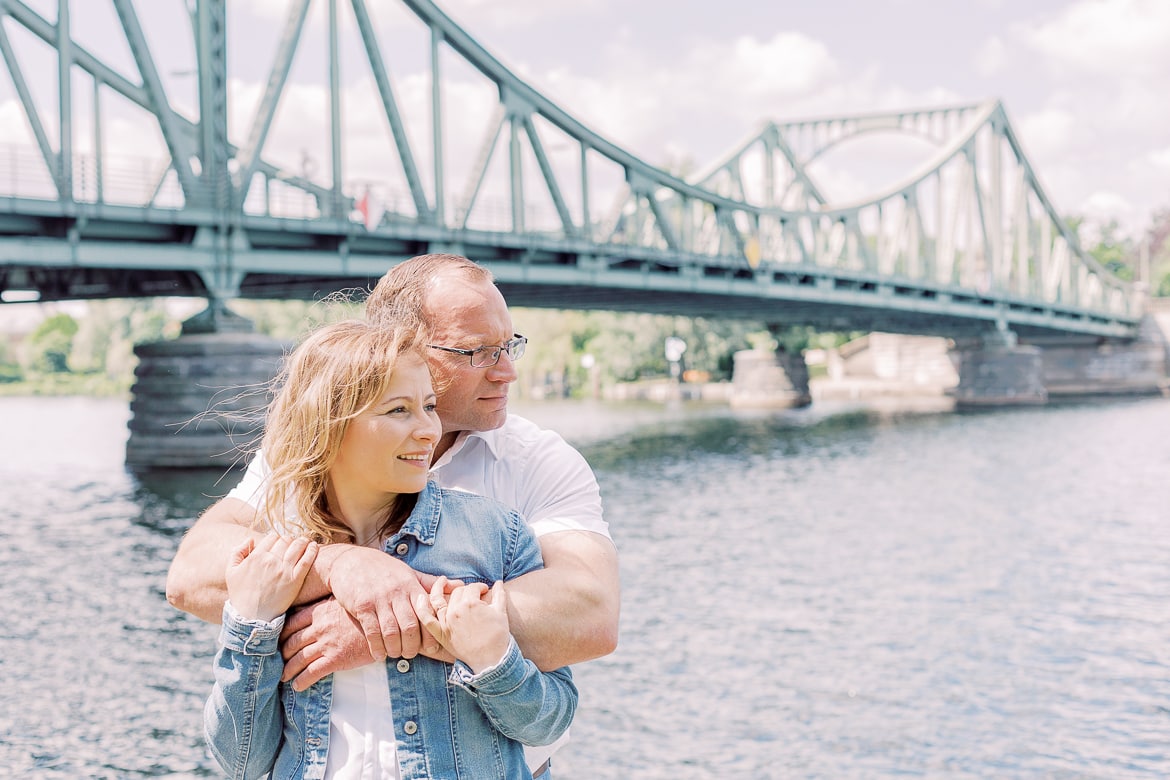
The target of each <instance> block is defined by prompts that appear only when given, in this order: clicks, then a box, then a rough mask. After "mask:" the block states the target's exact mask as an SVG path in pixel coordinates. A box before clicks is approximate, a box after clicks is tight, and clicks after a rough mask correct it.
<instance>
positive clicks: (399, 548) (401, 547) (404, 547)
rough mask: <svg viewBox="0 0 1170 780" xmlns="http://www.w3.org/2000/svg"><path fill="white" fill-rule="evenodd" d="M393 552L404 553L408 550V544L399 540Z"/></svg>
mask: <svg viewBox="0 0 1170 780" xmlns="http://www.w3.org/2000/svg"><path fill="white" fill-rule="evenodd" d="M394 552H396V553H398V554H399V555H406V554H407V553H408V552H410V545H409V544H407V543H406V542H399V543H398V546H397V547H395V548H394Z"/></svg>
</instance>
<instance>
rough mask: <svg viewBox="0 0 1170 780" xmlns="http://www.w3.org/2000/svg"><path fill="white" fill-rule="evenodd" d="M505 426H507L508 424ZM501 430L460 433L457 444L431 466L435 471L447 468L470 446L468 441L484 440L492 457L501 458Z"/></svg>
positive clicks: (456, 440)
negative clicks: (457, 455) (460, 452)
mask: <svg viewBox="0 0 1170 780" xmlns="http://www.w3.org/2000/svg"><path fill="white" fill-rule="evenodd" d="M504 424H505V425H507V423H504ZM503 427H504V426H503V425H501V426H500V428H503ZM500 428H496V429H495V430H491V431H460V432H459V435H458V436H457V437H456V438H455V443H454V444H452V445H451V448H450V449H448V450H447V451H446V452H444V453H443V455H442V457H440V458H439V459H438V460H437V461H435V463H434V464H432V465H431V469H432V470H434V469H437V468H441V467H442V466H446V465H447V464H448V463H450V462H451V460H452V459H453V458H454V457H455V455H456V454H457V453H458V452H459V451H460V450H462V449H463V448H464V447H466V446H467V445H468V441H469V440H470V439H482V440H483V442H484V444H486V445H487V447H488V449H489V450H491V453H492V457H495V458H499V457H500V452H499V447H500V437H499V435H498V434H499V431H500Z"/></svg>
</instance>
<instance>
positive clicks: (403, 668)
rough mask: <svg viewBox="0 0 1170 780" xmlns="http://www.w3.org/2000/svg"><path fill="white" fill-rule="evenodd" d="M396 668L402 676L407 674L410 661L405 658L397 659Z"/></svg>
mask: <svg viewBox="0 0 1170 780" xmlns="http://www.w3.org/2000/svg"><path fill="white" fill-rule="evenodd" d="M397 668H398V671H400V672H402V673H404V674H405V673H406V672H409V671H410V661H407V660H406V659H405V658H402V659H399V661H398V667H397Z"/></svg>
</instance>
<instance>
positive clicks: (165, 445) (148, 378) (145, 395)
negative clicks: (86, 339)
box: [126, 301, 287, 471]
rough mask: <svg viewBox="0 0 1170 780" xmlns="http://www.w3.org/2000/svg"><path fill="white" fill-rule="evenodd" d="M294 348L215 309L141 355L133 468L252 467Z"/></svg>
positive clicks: (133, 407) (130, 444)
mask: <svg viewBox="0 0 1170 780" xmlns="http://www.w3.org/2000/svg"><path fill="white" fill-rule="evenodd" d="M286 346H287V345H286V344H284V343H283V342H279V341H277V340H275V339H271V338H268V337H267V336H262V335H259V334H257V333H254V332H253V329H252V323H251V322H250V321H249V320H247V319H244V318H243V317H240V316H239V315H238V314H235V313H234V312H232V311H231V310H230V309H228V308H227V307H226V306H224V305H223V303H222V302H220V301H212V302H211V303H210V304H209V305H208V308H207V309H205V310H204V311H202V312H200V313H199V314H196V315H195V316H194V317H192V318H191V319H189V320H187V321H186V322H184V323H183V331H182V334H181V335H180V336H179V338H177V339H172V340H169V341H156V342H152V343H149V344H140V345H138V346H137V347H135V348H134V353H135V354H136V355H137V356H138V359H139V363H138V367H137V369H135V372H134V373H135V377H136V381H135V383H134V386H133V387H132V388H131V395H132V398H131V401H130V411H131V419H130V423H129V427H130V438H129V440H128V441H127V443H126V465H127V466H129V467H130V468H131V469H135V470H140V471H147V470H151V469H157V468H191V469H195V468H227V467H230V466H233V465H238V464H242V463H246V462H247V454H246V453H247V451H248V449H249V448H250V447H252V446H255V445H258V444H259V437H260V435H261V432H262V429H263V422H264V420H263V417H264V409H265V407H266V405H267V402H268V393H267V392H266V390H267V387H268V382H269V381H270V380H271V378H272V377H273V376H274V375H275V373H276V371H277V370H278V369H279V367H280V363H281V360H282V358H283V356H284V353H285V349H286Z"/></svg>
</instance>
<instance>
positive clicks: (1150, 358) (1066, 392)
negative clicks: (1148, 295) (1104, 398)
mask: <svg viewBox="0 0 1170 780" xmlns="http://www.w3.org/2000/svg"><path fill="white" fill-rule="evenodd" d="M1042 346H1043V358H1044V387H1045V388H1046V389H1047V390H1048V397H1049V398H1076V397H1083V396H1094V395H1151V394H1156V393H1158V392H1159V390H1161V389H1163V388H1168V387H1170V383H1168V381H1167V349H1168V347H1167V342H1166V337H1165V335H1164V334H1163V333H1162V331H1161V330H1160V329H1159V328H1158V325H1157V323H1156V321H1155V320H1154V318H1153V317H1151V316H1149V315H1147V316H1146V317H1145V319H1144V320H1143V321H1142V324H1141V328H1140V330H1139V333H1138V338H1137V339H1135V340H1134V341H1132V342H1128V343H1116V342H1105V343H1102V344H1077V345H1060V344H1043V345H1042Z"/></svg>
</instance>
